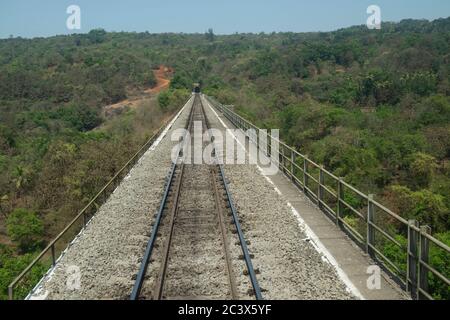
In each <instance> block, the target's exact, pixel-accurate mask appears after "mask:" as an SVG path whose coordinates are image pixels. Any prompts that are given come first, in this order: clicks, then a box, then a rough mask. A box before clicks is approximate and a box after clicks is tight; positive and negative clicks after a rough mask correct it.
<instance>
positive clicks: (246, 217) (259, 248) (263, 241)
mask: <svg viewBox="0 0 450 320" xmlns="http://www.w3.org/2000/svg"><path fill="white" fill-rule="evenodd" d="M203 101H204V105H205V111H206V115H207V117H208V119H209V121H210V124H211V127H213V128H216V129H219V130H222V131H223V130H224V128H225V127H224V125H223V123H222V122H220V120H219V119H218V117H217V112H216V111H213V109H212V108H211V107H210V105H209V103H208V102H206V100H205V99H204V100H203ZM224 168H225V175H226V178H227V180H228V182H229V187H230V190H231V193H232V196H233V200H234V202H235V205H236V207H237V210H238V213H239V218H240V220H242V226H243V229H244V233H245V237H246V239H247V240H248V241H249V242H250V245H249V250H250V252H251V253H252V254H253V255H254V259H253V263H254V266H255V268H256V269H258V270H259V271H260V274H259V275H258V281H259V284H260V286H261V288H262V289H263V296H264V298H266V299H299V300H318V299H326V300H336V299H338V300H346V299H356V298H357V297H356V296H355V295H353V294H352V293H351V289H350V288H349V287H348V286H346V285H345V283H344V282H343V280H342V279H341V278H340V277H339V276H338V273H337V270H336V269H335V267H334V266H333V265H332V264H330V263H329V262H328V261H327V260H326V258H325V257H324V256H323V255H322V254H321V253H320V252H318V250H316V247H315V246H314V245H313V244H312V243H311V241H310V239H308V237H307V235H306V233H305V231H304V226H302V225H301V224H299V221H298V220H297V218H296V217H295V215H294V214H293V212H292V210H291V208H290V207H289V205H288V202H287V201H286V199H285V198H284V197H283V196H282V195H281V194H279V193H278V192H277V191H276V190H275V188H274V186H273V185H272V184H271V183H270V181H269V180H268V179H267V178H266V177H265V176H264V175H263V174H262V173H261V171H260V169H259V168H258V166H257V165H250V164H245V165H225V166H224Z"/></svg>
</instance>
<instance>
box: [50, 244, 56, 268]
mask: <svg viewBox="0 0 450 320" xmlns="http://www.w3.org/2000/svg"><path fill="white" fill-rule="evenodd" d="M51 251H52V265H53V266H56V255H55V244H52V248H51Z"/></svg>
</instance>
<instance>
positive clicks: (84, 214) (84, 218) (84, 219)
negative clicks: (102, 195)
mask: <svg viewBox="0 0 450 320" xmlns="http://www.w3.org/2000/svg"><path fill="white" fill-rule="evenodd" d="M86 225H87V218H86V211H85V212H84V213H83V229H85V228H86Z"/></svg>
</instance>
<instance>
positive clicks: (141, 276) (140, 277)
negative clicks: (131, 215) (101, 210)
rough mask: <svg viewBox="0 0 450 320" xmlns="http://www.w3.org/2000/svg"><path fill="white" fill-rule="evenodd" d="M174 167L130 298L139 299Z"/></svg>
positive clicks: (180, 147) (175, 165)
mask: <svg viewBox="0 0 450 320" xmlns="http://www.w3.org/2000/svg"><path fill="white" fill-rule="evenodd" d="M193 109H194V105H192V107H191V111H190V115H189V120H188V124H187V125H186V127H187V126H189V123H190V122H191V119H192V116H193ZM185 138H186V136H184V138H183V140H184V142H185V140H186V139H185ZM182 148H183V146H182V145H180V146H179V149H178V151H177V152H178V155H180V152H181V151H182ZM176 168H177V162H175V163H173V164H172V167H171V169H170V173H169V180H168V182H167V185H166V188H165V190H164V195H163V198H162V200H161V204H160V206H159V210H158V214H157V217H156V221H155V224H154V225H153V228H152V233H151V236H150V240H149V241H148V243H147V247H146V249H145V253H144V258H143V260H142V262H141V266H140V268H139V272H138V274H137V277H136V281H135V284H134V286H133V290H132V292H131V295H130V300H138V299H139V295H140V293H141V289H142V284H143V283H144V278H145V274H146V273H147V268H148V265H149V261H150V258H151V256H152V253H153V249H154V247H155V241H156V238H157V236H158V230H159V227H160V225H161V220H162V216H163V213H164V209H165V207H166V204H167V200H168V197H169V193H170V188H171V186H172V183H173V178H174V176H175V171H176Z"/></svg>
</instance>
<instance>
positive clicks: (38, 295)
mask: <svg viewBox="0 0 450 320" xmlns="http://www.w3.org/2000/svg"><path fill="white" fill-rule="evenodd" d="M192 99H193V96H191V98H189V100H188V101H187V102H186V104H185V105H184V107H183V108H182V109H181V110H180V111H179V112H178V114H177V115H176V116H175V117H174V118H173V119H172V121H171V122H170V123H169V124H168V125H167V126H166V128H165V129H164V130H163V132H161V134H160V135H159V136H158V138H157V139H156V140H155V142H153V144H152V145H151V146H150V147H149V148H148V150H147V151H146V152H145V153H144V154H143V155H142V156H141V157H140V158H139V160H138V161H137V163H136V165H138V164H139V163H141V161H142V160H143V159H144V158H145V157H146V156H148V154H149V153H150V152H152V151H154V150H155V149H156V147H157V146H158V145H159V144H160V143H161V141H162V140H163V139H164V138H165V137H166V135H167V133H168V132H169V130H170V129H172V127H173V125H174V124H175V122H176V121H177V120H178V118H179V117H180V116H181V114H182V113H183V111H184V110H185V109H186V108H187V106H188V105H189V103H190V102H191V100H192ZM134 169H135V167H133V168H131V170H130V172H129V173H128V174H127V175H126V176H125V177H124V178H123V181H125V180H128V179H129V178H130V176H131V175H132V173H133V170H134ZM120 185H121V184H119V185H118V186H117V187H116V189H114V191H113V192H112V194H114V193H115V192H116V191H117V189H118V188H119V187H120ZM100 208H101V207H100ZM100 208H99V210H100ZM95 218H96V215H94V216H93V217H92V218H91V219H90V220H89V221H88V223H87V224H86V228H87V227H88V226H89V224H90V223H91V222H92V221H93V220H94V219H95ZM86 228H83V229H82V230H81V231H80V232H79V233H78V234H77V235H76V236H75V238H74V239H73V240H72V241H71V242H70V243H69V244H68V245H67V247H66V249H64V250H63V251H62V252H61V254H60V255H59V257H58V258H57V259H56V263H55V266H52V267H51V268H50V269H49V270H48V271H47V272H46V273H45V275H44V276H43V277H42V279H41V280H39V282H38V283H37V285H36V286H35V287H34V288H33V289H32V290H31V291H30V293H29V294H28V295H27V296H26V298H25V300H45V299H46V297H47V296H48V293H42V290H43V288H42V285H43V284H44V282H48V281H50V280H51V279H52V277H53V275H54V273H55V270H56V268H57V267H58V266H59V262H60V261H61V259H62V258H63V257H64V256H65V255H66V253H67V251H68V250H69V249H70V248H71V247H72V246H73V245H74V244H76V243H77V242H78V241H79V240H80V238H81V236H82V235H83V234H84V231H85V230H86Z"/></svg>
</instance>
